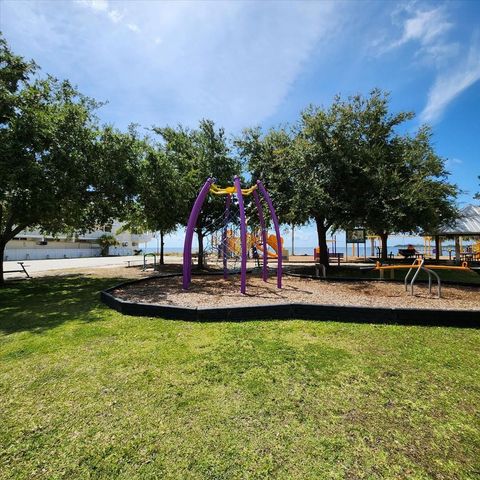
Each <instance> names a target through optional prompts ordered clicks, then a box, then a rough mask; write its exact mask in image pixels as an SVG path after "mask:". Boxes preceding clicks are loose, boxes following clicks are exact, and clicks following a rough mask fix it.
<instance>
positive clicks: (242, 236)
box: [183, 176, 282, 294]
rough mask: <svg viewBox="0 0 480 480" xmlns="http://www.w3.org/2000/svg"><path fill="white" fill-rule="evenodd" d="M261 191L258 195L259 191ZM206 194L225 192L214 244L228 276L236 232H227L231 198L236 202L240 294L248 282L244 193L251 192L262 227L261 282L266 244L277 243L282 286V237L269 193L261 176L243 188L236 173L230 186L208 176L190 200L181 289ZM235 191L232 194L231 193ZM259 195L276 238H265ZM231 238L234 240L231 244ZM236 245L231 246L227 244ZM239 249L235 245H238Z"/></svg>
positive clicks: (189, 270) (265, 270) (187, 280)
mask: <svg viewBox="0 0 480 480" xmlns="http://www.w3.org/2000/svg"><path fill="white" fill-rule="evenodd" d="M259 193H260V195H259ZM209 194H212V195H224V196H225V197H226V200H225V210H224V214H223V221H222V222H221V224H220V225H218V226H215V227H216V230H221V231H222V236H221V241H220V242H217V244H216V245H215V247H216V249H217V252H218V254H219V255H220V256H221V257H222V260H223V276H224V278H225V279H226V278H227V276H228V259H229V255H230V254H231V253H232V251H233V253H235V248H236V245H235V243H236V242H235V236H234V235H233V234H231V235H230V236H229V235H228V223H229V221H230V220H231V209H232V206H233V201H234V198H235V199H236V202H237V204H238V211H239V219H240V230H239V243H240V292H241V293H242V294H244V293H246V284H247V279H246V277H247V257H248V250H249V247H248V234H247V220H246V215H245V205H244V197H247V196H250V195H252V196H253V199H254V201H255V205H256V209H257V213H258V219H259V223H260V229H261V241H260V242H258V241H257V244H258V246H259V247H260V248H259V250H260V251H261V253H262V259H263V262H262V279H263V281H264V282H266V281H267V279H268V257H269V252H268V246H269V245H270V246H277V248H278V246H280V249H279V250H277V255H276V259H277V287H278V288H282V255H281V254H280V255H278V253H279V252H281V246H282V238H281V236H280V225H279V223H278V218H277V215H276V213H275V209H274V207H273V204H272V201H271V199H270V196H269V194H268V192H267V190H266V189H265V187H264V186H263V184H262V182H261V181H260V180H257V183H256V184H255V185H252V186H251V187H249V188H245V189H242V187H241V184H240V178H239V177H238V176H235V179H234V185H233V186H229V187H225V188H222V187H219V186H218V185H216V184H215V179H214V178H208V179H207V181H206V182H205V184H204V185H203V187H202V188H201V190H200V192H199V194H198V196H197V199H196V200H195V203H194V204H193V207H192V211H191V213H190V217H189V219H188V223H187V229H186V232H185V243H184V248H183V289H184V290H187V289H188V288H189V286H190V283H191V279H192V241H193V234H194V229H195V225H196V224H197V221H198V217H199V215H200V213H201V211H202V206H203V204H204V202H205V200H206V198H207V197H208V195H209ZM234 195H235V197H234ZM261 197H263V199H264V200H265V203H266V204H267V206H268V209H269V213H270V217H271V219H272V222H273V225H274V228H275V242H273V241H271V242H270V243H269V237H268V238H267V229H266V224H265V217H264V214H263V209H262V204H261ZM232 241H233V244H232ZM232 246H233V247H235V248H234V249H233V250H232V249H231V248H230V247H232ZM237 251H238V249H237Z"/></svg>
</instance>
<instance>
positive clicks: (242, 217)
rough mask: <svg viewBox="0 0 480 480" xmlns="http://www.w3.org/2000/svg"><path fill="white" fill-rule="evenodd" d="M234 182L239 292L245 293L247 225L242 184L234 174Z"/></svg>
mask: <svg viewBox="0 0 480 480" xmlns="http://www.w3.org/2000/svg"><path fill="white" fill-rule="evenodd" d="M234 184H235V189H236V191H237V198H238V208H239V210H240V243H241V245H242V261H241V270H240V293H245V292H246V290H247V225H246V220H245V207H244V205H243V195H242V186H241V185H240V179H239V178H238V177H237V176H236V175H235V180H234Z"/></svg>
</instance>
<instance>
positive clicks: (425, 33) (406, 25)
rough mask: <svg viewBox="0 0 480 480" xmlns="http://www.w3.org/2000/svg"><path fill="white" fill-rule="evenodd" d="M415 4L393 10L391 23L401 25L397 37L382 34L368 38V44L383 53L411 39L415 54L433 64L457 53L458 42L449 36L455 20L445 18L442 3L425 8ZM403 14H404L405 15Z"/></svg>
mask: <svg viewBox="0 0 480 480" xmlns="http://www.w3.org/2000/svg"><path fill="white" fill-rule="evenodd" d="M416 5H417V4H415V3H414V4H406V5H402V6H401V7H400V8H399V9H396V10H395V11H394V12H393V14H392V21H393V23H394V24H400V25H401V30H402V33H401V36H400V37H399V38H397V39H396V40H388V39H386V37H385V34H384V37H383V38H381V37H379V38H377V39H375V40H374V41H372V42H371V47H372V48H373V49H374V51H376V52H377V54H379V55H382V54H385V53H387V52H391V51H392V50H394V49H397V48H400V47H403V46H405V45H407V44H410V43H416V44H417V45H418V48H417V51H416V53H415V58H417V59H419V60H420V61H421V62H422V63H426V64H433V65H436V66H441V65H444V64H445V63H447V62H448V61H449V59H450V58H452V57H453V56H454V55H455V54H457V53H458V51H459V48H460V46H459V45H458V43H456V42H452V41H450V40H449V38H448V34H449V32H450V31H451V30H452V29H453V27H454V24H453V22H452V21H450V20H449V18H448V11H447V9H446V7H445V6H443V5H441V6H438V7H436V8H432V9H429V10H425V9H424V8H420V9H417V8H416ZM405 14H407V18H406V19H405Z"/></svg>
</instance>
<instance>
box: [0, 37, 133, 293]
mask: <svg viewBox="0 0 480 480" xmlns="http://www.w3.org/2000/svg"><path fill="white" fill-rule="evenodd" d="M36 69H37V67H36V66H35V65H34V64H33V63H31V62H25V61H24V60H23V59H22V58H21V57H19V56H16V55H14V54H13V53H12V52H11V51H10V49H9V47H8V45H7V44H6V42H5V41H4V40H3V39H0V82H1V83H0V100H1V101H0V105H1V107H0V115H1V118H0V122H1V123H0V145H1V147H0V148H1V157H0V178H1V181H0V254H1V258H2V260H3V255H4V250H5V246H6V244H7V242H8V241H9V240H11V239H13V238H14V237H15V236H16V235H17V234H18V233H19V232H21V231H22V230H24V229H26V228H39V229H40V230H42V231H43V232H44V233H49V234H55V233H59V232H73V231H86V230H92V229H94V228H96V227H97V226H98V225H103V224H105V223H107V222H108V221H110V220H111V219H112V218H120V217H121V216H122V213H123V212H124V207H125V204H126V203H127V202H129V201H130V200H131V199H132V198H133V196H134V191H133V190H132V189H131V187H132V186H133V185H134V183H133V181H132V176H133V177H134V176H135V173H134V169H135V168H134V166H135V163H136V156H135V152H134V151H131V150H129V151H128V152H127V150H128V145H129V140H128V138H129V137H130V135H129V134H119V133H118V132H115V131H114V130H113V129H111V128H106V129H101V128H100V127H99V126H98V123H97V119H96V117H95V115H94V112H95V110H96V109H97V108H98V107H99V104H98V103H97V102H95V101H94V100H92V99H90V98H88V97H86V96H84V95H82V94H81V93H80V92H79V91H78V90H77V89H76V88H74V87H73V86H72V85H71V84H70V83H69V82H68V81H62V82H60V81H58V80H56V79H54V78H52V77H50V76H48V77H46V78H36V77H34V73H35V72H36ZM126 158H128V159H129V161H126ZM0 283H2V284H3V261H2V262H0Z"/></svg>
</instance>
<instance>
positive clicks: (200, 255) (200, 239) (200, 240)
mask: <svg viewBox="0 0 480 480" xmlns="http://www.w3.org/2000/svg"><path fill="white" fill-rule="evenodd" d="M197 237H198V262H197V266H198V268H199V269H202V268H203V253H204V252H203V232H202V231H201V230H198V231H197Z"/></svg>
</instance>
